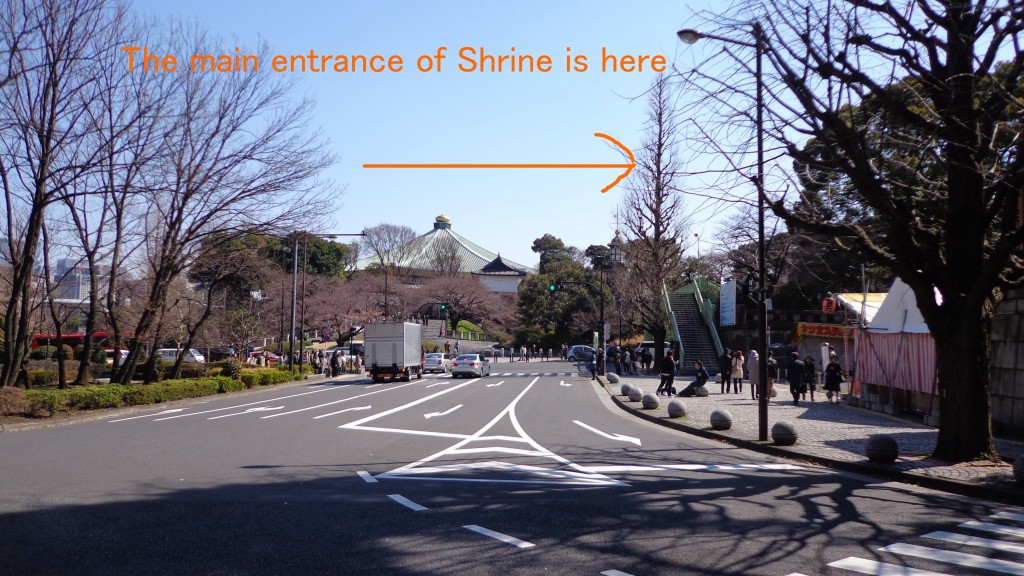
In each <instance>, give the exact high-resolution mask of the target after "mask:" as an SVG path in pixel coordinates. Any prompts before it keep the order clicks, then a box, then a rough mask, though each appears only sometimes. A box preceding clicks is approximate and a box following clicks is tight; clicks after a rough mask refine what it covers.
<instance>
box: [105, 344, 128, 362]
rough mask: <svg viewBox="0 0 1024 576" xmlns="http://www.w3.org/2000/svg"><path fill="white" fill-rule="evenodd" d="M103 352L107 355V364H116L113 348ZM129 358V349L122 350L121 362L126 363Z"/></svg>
mask: <svg viewBox="0 0 1024 576" xmlns="http://www.w3.org/2000/svg"><path fill="white" fill-rule="evenodd" d="M103 350H104V352H106V353H107V364H113V363H114V348H112V347H111V348H104V349H103ZM127 358H128V349H127V348H121V359H120V362H124V361H125V360H126V359H127ZM120 362H119V363H120Z"/></svg>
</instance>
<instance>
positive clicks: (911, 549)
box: [879, 542, 1024, 575]
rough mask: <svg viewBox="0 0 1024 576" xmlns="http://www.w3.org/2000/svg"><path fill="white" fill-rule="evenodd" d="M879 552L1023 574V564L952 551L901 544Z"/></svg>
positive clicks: (881, 549) (887, 547)
mask: <svg viewBox="0 0 1024 576" xmlns="http://www.w3.org/2000/svg"><path fill="white" fill-rule="evenodd" d="M879 550H880V551H882V552H891V553H893V554H905V555H907V556H916V557H918V558H927V559H928V560H938V561H940V562H948V563H950V564H957V565H959V566H969V567H971V568H981V569H982V570H991V571H993V572H1002V573H1003V574H1018V575H1019V574H1024V564H1021V563H1020V562H1010V561H1008V560H997V559H995V558H985V557H984V556H975V555H974V554H964V553H963V552H954V551H952V550H940V549H938V548H928V547H926V546H915V545H913V544H904V543H902V542H900V543H898V544H892V545H889V546H885V547H884V548H879Z"/></svg>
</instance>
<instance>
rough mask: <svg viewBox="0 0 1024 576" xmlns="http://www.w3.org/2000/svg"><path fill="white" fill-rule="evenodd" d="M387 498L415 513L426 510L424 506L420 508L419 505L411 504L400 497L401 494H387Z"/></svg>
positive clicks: (406, 499)
mask: <svg viewBox="0 0 1024 576" xmlns="http://www.w3.org/2000/svg"><path fill="white" fill-rule="evenodd" d="M388 498H391V499H392V500H394V501H395V502H398V503H399V504H401V505H402V506H405V507H406V508H408V509H410V510H413V511H416V512H420V511H422V510H426V509H427V507H426V506H420V505H419V504H417V503H415V502H413V501H412V500H409V499H408V498H406V497H405V496H402V495H401V494H388Z"/></svg>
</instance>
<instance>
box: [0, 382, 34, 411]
mask: <svg viewBox="0 0 1024 576" xmlns="http://www.w3.org/2000/svg"><path fill="white" fill-rule="evenodd" d="M28 413H29V401H28V397H27V396H26V395H25V391H24V390H22V389H21V388H15V387H13V386H4V387H2V388H0V415H3V416H10V415H12V414H28Z"/></svg>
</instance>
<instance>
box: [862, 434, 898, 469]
mask: <svg viewBox="0 0 1024 576" xmlns="http://www.w3.org/2000/svg"><path fill="white" fill-rule="evenodd" d="M864 453H865V454H866V455H867V457H868V460H870V461H872V462H878V463H879V464H892V463H893V462H895V461H896V457H897V456H899V455H900V447H899V445H897V444H896V439H895V438H893V437H892V436H889V435H888V434H872V435H871V436H868V441H867V442H866V443H865V444H864Z"/></svg>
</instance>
